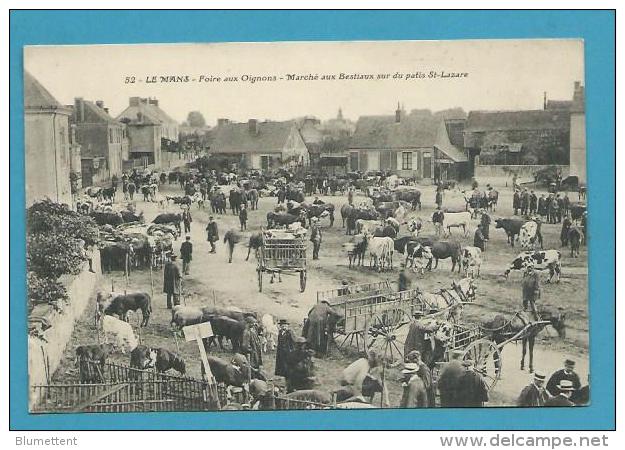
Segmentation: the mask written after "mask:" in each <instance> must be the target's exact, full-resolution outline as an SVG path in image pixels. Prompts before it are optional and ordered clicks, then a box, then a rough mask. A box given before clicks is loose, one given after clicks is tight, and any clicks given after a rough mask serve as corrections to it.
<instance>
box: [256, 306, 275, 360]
mask: <svg viewBox="0 0 625 450" xmlns="http://www.w3.org/2000/svg"><path fill="white" fill-rule="evenodd" d="M260 323H261V325H262V339H261V345H262V350H263V352H264V353H267V351H273V350H275V349H276V347H277V346H278V326H277V325H276V320H275V319H274V317H273V316H272V315H271V314H263V317H262V318H261V320H260Z"/></svg>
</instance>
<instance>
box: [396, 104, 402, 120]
mask: <svg viewBox="0 0 625 450" xmlns="http://www.w3.org/2000/svg"><path fill="white" fill-rule="evenodd" d="M399 122H401V108H400V107H399V102H397V109H396V110H395V123H399Z"/></svg>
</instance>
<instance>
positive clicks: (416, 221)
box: [408, 217, 423, 237]
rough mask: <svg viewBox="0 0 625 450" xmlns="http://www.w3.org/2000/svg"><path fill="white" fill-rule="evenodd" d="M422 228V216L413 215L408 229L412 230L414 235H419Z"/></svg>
mask: <svg viewBox="0 0 625 450" xmlns="http://www.w3.org/2000/svg"><path fill="white" fill-rule="evenodd" d="M422 228H423V221H422V220H421V218H420V217H416V218H415V217H413V218H411V219H410V220H409V221H408V231H409V232H411V233H412V235H413V236H414V237H417V236H419V233H420V232H421V229H422Z"/></svg>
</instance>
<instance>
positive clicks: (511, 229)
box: [495, 219, 525, 247]
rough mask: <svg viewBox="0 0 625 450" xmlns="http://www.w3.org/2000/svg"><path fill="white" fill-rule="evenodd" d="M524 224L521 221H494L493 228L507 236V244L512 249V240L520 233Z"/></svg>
mask: <svg viewBox="0 0 625 450" xmlns="http://www.w3.org/2000/svg"><path fill="white" fill-rule="evenodd" d="M524 223H525V221H524V220H522V219H495V228H501V229H503V230H504V231H505V232H506V235H507V236H508V242H509V243H510V245H511V246H512V247H514V240H515V239H516V237H517V236H518V235H519V234H520V233H521V227H522V226H523V224H524Z"/></svg>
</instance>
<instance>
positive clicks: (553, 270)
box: [504, 250, 562, 283]
mask: <svg viewBox="0 0 625 450" xmlns="http://www.w3.org/2000/svg"><path fill="white" fill-rule="evenodd" d="M561 256H562V254H561V253H560V252H559V251H558V250H540V251H536V252H522V253H519V254H518V255H517V257H516V258H514V260H512V262H511V263H510V266H509V267H508V269H506V271H505V272H504V277H506V278H508V275H509V274H510V272H511V271H512V270H525V268H526V267H527V266H533V267H534V269H535V270H541V271H542V270H549V279H548V280H547V282H548V283H549V282H551V280H552V279H553V278H554V277H555V279H556V283H559V282H560V276H561V275H562V264H561V262H560V258H561Z"/></svg>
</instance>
